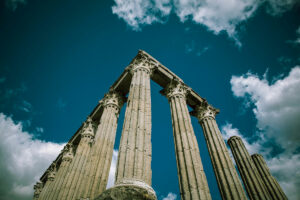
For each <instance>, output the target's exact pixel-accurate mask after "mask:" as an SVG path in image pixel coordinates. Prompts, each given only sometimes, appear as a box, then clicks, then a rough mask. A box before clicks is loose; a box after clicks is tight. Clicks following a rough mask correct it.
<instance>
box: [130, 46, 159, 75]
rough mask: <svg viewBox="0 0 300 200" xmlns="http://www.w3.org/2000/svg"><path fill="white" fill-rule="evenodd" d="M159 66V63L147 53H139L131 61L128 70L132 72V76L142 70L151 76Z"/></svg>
mask: <svg viewBox="0 0 300 200" xmlns="http://www.w3.org/2000/svg"><path fill="white" fill-rule="evenodd" d="M157 65H158V64H157V62H155V61H154V60H153V59H151V58H150V57H149V56H148V55H147V54H146V53H144V52H143V51H139V53H138V55H137V56H136V57H135V58H134V59H133V60H132V61H131V63H130V65H129V66H128V67H127V68H126V70H128V71H130V73H131V74H133V73H134V72H136V71H139V70H142V71H146V72H147V74H150V75H151V74H152V72H153V70H154V69H155V68H157Z"/></svg>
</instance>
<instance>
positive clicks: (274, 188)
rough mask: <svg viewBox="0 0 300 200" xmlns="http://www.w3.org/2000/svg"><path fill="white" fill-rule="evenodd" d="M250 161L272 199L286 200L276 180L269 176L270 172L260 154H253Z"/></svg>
mask: <svg viewBox="0 0 300 200" xmlns="http://www.w3.org/2000/svg"><path fill="white" fill-rule="evenodd" d="M251 157H252V160H253V162H254V164H255V166H256V169H257V171H258V173H259V175H260V177H261V179H262V181H263V182H264V184H265V186H266V187H267V190H268V191H269V193H270V195H271V197H272V199H274V200H277V199H278V200H279V199H287V197H286V195H285V194H284V192H283V190H282V188H281V187H280V185H279V183H278V182H277V180H276V179H275V178H274V177H273V176H272V175H271V173H270V170H269V168H268V166H267V163H266V162H265V160H264V158H263V156H262V155H260V154H253V155H252V156H251Z"/></svg>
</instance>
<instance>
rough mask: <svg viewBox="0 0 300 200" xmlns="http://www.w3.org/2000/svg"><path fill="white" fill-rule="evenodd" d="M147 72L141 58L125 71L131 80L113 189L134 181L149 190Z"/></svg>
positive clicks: (150, 67)
mask: <svg viewBox="0 0 300 200" xmlns="http://www.w3.org/2000/svg"><path fill="white" fill-rule="evenodd" d="M151 69H152V66H151V65H150V63H148V62H147V60H145V59H144V58H143V57H142V56H141V57H138V58H136V59H135V60H134V61H133V62H132V63H131V65H130V66H129V67H128V68H127V70H130V72H131V74H132V80H131V85H130V91H129V97H128V102H127V108H126V112H125V119H124V124H123V130H122V136H121V141H120V147H119V155H118V163H117V169H116V187H117V186H118V185H121V184H122V182H124V181H125V180H126V181H128V180H138V181H140V182H143V183H144V184H147V185H148V186H149V187H150V186H151V177H152V171H151V159H152V155H151V152H152V148H151V96H150V74H151ZM134 183H135V182H132V184H134ZM120 187H121V186H120ZM133 187H135V185H133ZM118 188H119V187H118Z"/></svg>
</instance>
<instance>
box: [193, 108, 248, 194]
mask: <svg viewBox="0 0 300 200" xmlns="http://www.w3.org/2000/svg"><path fill="white" fill-rule="evenodd" d="M218 112H219V110H217V109H215V108H213V107H212V106H210V105H209V104H208V103H207V102H203V103H202V104H201V105H199V106H197V107H196V109H195V111H193V112H192V114H193V115H195V116H196V117H197V118H198V121H199V123H200V125H201V127H202V129H203V134H204V137H205V141H206V144H207V148H208V152H209V155H210V158H211V161H212V165H213V169H214V172H215V175H216V179H217V183H218V187H219V190H220V193H221V197H222V199H247V197H246V193H245V191H244V189H243V186H242V183H241V181H240V179H239V177H238V174H237V171H236V169H235V167H234V164H233V161H232V160H231V158H230V155H229V152H228V150H227V147H226V144H225V142H224V140H223V138H222V135H221V132H220V130H219V128H218V125H217V122H216V120H215V115H216V114H217V113H218Z"/></svg>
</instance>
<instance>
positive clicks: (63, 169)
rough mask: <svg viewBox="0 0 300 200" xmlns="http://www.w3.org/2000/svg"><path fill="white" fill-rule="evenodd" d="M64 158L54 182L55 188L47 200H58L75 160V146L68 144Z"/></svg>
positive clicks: (63, 151) (64, 150)
mask: <svg viewBox="0 0 300 200" xmlns="http://www.w3.org/2000/svg"><path fill="white" fill-rule="evenodd" d="M62 153H63V156H62V159H61V164H60V166H59V169H58V171H57V174H56V178H55V180H54V184H53V185H54V186H53V188H52V190H51V192H50V194H49V195H48V196H47V197H46V199H47V200H51V199H53V200H56V199H57V196H58V194H59V191H60V190H61V188H62V184H63V181H64V179H65V177H66V174H67V171H68V169H69V166H70V164H71V162H72V160H73V156H74V152H73V145H72V144H71V143H68V144H66V146H65V147H64V149H63V150H62Z"/></svg>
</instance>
